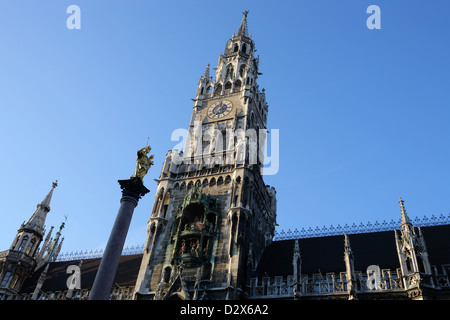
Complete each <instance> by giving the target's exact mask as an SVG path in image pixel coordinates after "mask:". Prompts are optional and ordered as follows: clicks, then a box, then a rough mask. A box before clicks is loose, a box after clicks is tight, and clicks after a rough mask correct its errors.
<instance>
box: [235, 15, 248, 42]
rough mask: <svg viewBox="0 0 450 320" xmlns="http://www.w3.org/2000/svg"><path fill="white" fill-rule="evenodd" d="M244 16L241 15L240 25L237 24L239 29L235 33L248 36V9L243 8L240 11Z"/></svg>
mask: <svg viewBox="0 0 450 320" xmlns="http://www.w3.org/2000/svg"><path fill="white" fill-rule="evenodd" d="M242 14H243V15H244V16H243V17H242V21H241V25H240V26H239V30H238V32H237V35H238V36H240V35H243V36H246V37H248V27H247V15H248V10H245V11H244V12H243V13H242Z"/></svg>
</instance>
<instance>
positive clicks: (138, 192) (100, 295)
mask: <svg viewBox="0 0 450 320" xmlns="http://www.w3.org/2000/svg"><path fill="white" fill-rule="evenodd" d="M150 150H151V148H150V147H149V146H146V147H144V148H142V149H141V150H139V151H138V152H137V161H136V162H137V164H136V170H135V172H134V174H133V175H132V176H131V178H130V179H128V180H119V181H118V182H119V184H120V187H121V189H122V198H121V199H120V208H119V212H118V213H117V217H116V221H115V222H114V226H113V228H112V231H111V234H110V236H109V240H108V244H107V245H106V249H105V252H104V254H103V258H102V261H101V263H100V267H99V269H98V271H97V275H96V277H95V281H94V284H93V286H92V290H91V293H90V295H89V300H109V296H110V293H111V288H112V286H113V282H114V277H115V275H116V271H117V266H118V265H119V260H120V256H121V255H122V250H123V246H124V243H125V239H126V237H127V233H128V228H129V226H130V222H131V218H132V216H133V212H134V208H136V206H137V205H138V202H139V199H140V198H141V197H143V196H144V195H145V194H147V193H148V192H149V191H150V190H148V189H147V188H146V187H145V186H144V184H143V178H144V176H145V175H146V174H147V172H148V170H149V168H150V167H151V166H152V165H153V161H152V160H151V159H153V155H151V156H149V157H147V154H148V153H149V152H150Z"/></svg>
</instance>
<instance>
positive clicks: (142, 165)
mask: <svg viewBox="0 0 450 320" xmlns="http://www.w3.org/2000/svg"><path fill="white" fill-rule="evenodd" d="M150 150H152V148H150V146H149V145H146V146H145V147H144V148H142V149H140V150H138V152H137V159H136V169H135V170H134V173H133V175H132V176H131V178H140V179H141V181H142V180H143V179H144V176H145V175H146V174H147V172H148V170H149V169H150V167H151V166H152V165H153V161H152V159H153V155H151V156H147V154H148V153H149V152H150Z"/></svg>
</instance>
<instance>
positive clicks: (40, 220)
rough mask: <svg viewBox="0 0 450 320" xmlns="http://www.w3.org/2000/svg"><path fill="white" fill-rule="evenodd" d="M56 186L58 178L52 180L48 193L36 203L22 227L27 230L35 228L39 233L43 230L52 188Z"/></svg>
mask: <svg viewBox="0 0 450 320" xmlns="http://www.w3.org/2000/svg"><path fill="white" fill-rule="evenodd" d="M57 186H58V180H56V181H55V182H53V184H52V188H51V190H50V191H49V193H48V194H47V195H46V196H45V198H44V200H42V202H41V203H40V204H38V205H37V209H36V211H35V212H34V213H33V215H32V216H31V218H30V220H28V222H27V223H26V224H25V225H24V228H26V229H29V230H35V231H37V232H39V233H43V232H44V224H45V219H46V218H47V213H48V212H49V211H50V201H51V200H52V196H53V190H55V188H56V187H57Z"/></svg>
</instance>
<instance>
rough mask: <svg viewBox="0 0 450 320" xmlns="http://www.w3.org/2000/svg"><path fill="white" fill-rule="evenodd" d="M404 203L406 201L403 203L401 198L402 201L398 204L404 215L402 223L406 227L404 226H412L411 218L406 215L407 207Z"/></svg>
mask: <svg viewBox="0 0 450 320" xmlns="http://www.w3.org/2000/svg"><path fill="white" fill-rule="evenodd" d="M404 202H405V201H403V200H402V198H401V197H400V200H399V201H398V203H400V211H401V214H402V222H401V224H402V225H404V224H411V221H410V220H409V217H408V215H407V214H406V210H405V206H404V204H403V203H404Z"/></svg>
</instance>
